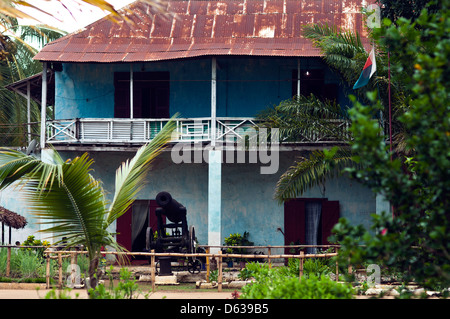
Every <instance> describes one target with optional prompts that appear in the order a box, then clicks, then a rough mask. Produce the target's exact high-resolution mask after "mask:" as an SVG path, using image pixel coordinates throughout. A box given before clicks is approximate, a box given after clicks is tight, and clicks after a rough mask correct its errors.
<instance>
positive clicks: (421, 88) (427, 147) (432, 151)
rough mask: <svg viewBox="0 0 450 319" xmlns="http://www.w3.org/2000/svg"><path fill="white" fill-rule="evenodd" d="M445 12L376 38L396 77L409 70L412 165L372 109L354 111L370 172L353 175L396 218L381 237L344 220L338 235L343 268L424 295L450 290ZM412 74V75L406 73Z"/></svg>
mask: <svg viewBox="0 0 450 319" xmlns="http://www.w3.org/2000/svg"><path fill="white" fill-rule="evenodd" d="M440 4H441V6H442V10H440V11H438V12H436V13H435V14H429V13H428V12H427V10H423V11H422V12H421V14H420V16H419V17H418V18H417V19H416V20H415V21H414V22H413V23H411V22H410V21H409V20H406V19H403V18H400V19H398V20H397V21H396V25H393V24H392V23H391V21H389V20H386V19H385V20H384V21H383V23H384V26H383V28H380V29H379V30H376V31H375V32H374V36H375V38H376V39H377V42H378V43H379V45H380V46H381V47H382V48H385V49H386V50H389V52H391V57H392V61H391V63H392V72H393V74H394V75H395V74H399V72H404V71H405V70H409V74H410V76H409V77H405V78H404V79H402V80H403V82H404V85H405V88H406V89H407V90H408V101H407V102H408V105H409V107H408V110H407V111H406V112H405V113H404V114H403V115H402V116H401V117H399V120H400V121H401V122H402V123H403V124H404V125H405V127H406V128H407V131H408V132H409V136H408V137H407V138H406V146H407V148H408V149H409V150H410V151H411V154H412V155H411V156H410V157H408V158H405V157H400V156H396V155H397V154H395V153H390V152H389V148H388V147H387V146H386V143H385V141H384V137H383V136H382V134H380V129H379V126H378V123H377V122H376V120H374V114H375V113H376V112H378V109H379V105H378V104H377V100H376V93H373V94H371V95H369V98H370V99H371V100H372V107H368V106H363V105H361V104H359V103H357V102H355V107H354V108H353V109H352V110H351V111H350V116H351V118H352V123H353V124H352V128H351V131H352V134H353V137H354V141H353V143H352V150H353V151H354V152H355V154H358V157H356V158H355V160H357V161H360V162H364V163H365V168H364V169H349V170H348V171H349V172H350V173H351V175H352V176H353V177H354V178H356V179H357V180H358V181H360V182H361V183H363V184H365V185H367V186H369V187H370V188H371V189H372V190H374V192H376V193H382V194H384V195H385V196H386V199H387V200H389V201H390V203H391V205H392V206H393V207H394V213H395V216H394V217H393V216H392V215H391V214H390V213H389V214H381V215H377V216H374V220H373V233H369V232H367V231H366V230H364V229H363V228H362V227H360V226H359V227H358V226H352V225H350V224H349V223H348V222H347V221H345V220H341V221H340V223H339V224H338V225H337V226H336V227H335V233H336V237H335V239H336V240H339V242H340V244H341V245H342V249H340V251H339V252H340V253H339V256H340V257H341V258H342V259H341V261H342V262H345V261H348V260H349V259H350V262H351V263H354V264H355V263H359V262H362V261H365V262H370V263H377V264H381V265H384V266H387V267H395V268H396V269H397V270H400V274H401V275H402V278H401V280H402V282H403V283H407V282H410V281H415V282H417V283H418V284H419V285H420V286H422V287H424V288H429V289H433V290H442V291H443V292H444V293H445V294H448V290H446V289H447V288H448V287H450V231H449V230H450V210H449V207H450V197H449V196H448V194H450V149H449V145H450V117H449V115H448V114H449V113H450V103H449V98H450V91H449V88H450V85H449V83H450V68H449V67H448V61H449V59H450V10H449V9H450V1H449V0H444V1H441V2H440ZM403 74H404V73H403ZM360 244H362V245H360Z"/></svg>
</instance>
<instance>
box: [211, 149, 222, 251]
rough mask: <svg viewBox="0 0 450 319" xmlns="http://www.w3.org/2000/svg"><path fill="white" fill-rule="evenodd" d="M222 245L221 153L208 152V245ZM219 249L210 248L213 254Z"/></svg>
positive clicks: (215, 151) (219, 151)
mask: <svg viewBox="0 0 450 319" xmlns="http://www.w3.org/2000/svg"><path fill="white" fill-rule="evenodd" d="M221 244H222V151H221V150H210V151H209V164H208V245H209V246H219V245H221ZM218 251H219V248H211V253H213V254H215V253H217V252H218Z"/></svg>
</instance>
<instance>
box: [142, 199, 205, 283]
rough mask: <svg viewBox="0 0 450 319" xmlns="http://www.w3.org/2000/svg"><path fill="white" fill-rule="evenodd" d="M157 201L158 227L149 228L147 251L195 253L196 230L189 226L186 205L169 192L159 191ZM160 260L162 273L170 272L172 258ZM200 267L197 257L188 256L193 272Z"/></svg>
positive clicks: (189, 265) (161, 258)
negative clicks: (154, 228)
mask: <svg viewBox="0 0 450 319" xmlns="http://www.w3.org/2000/svg"><path fill="white" fill-rule="evenodd" d="M156 203H157V204H158V206H159V207H158V208H156V211H155V213H156V221H157V229H156V230H153V229H152V228H151V227H148V228H147V233H146V249H147V251H150V250H153V249H154V250H155V251H156V252H158V253H162V252H165V253H195V251H196V247H195V246H196V245H195V230H194V226H190V227H188V223H187V209H186V207H184V206H183V205H182V204H180V203H179V202H177V201H176V200H175V199H174V198H172V195H170V193H168V192H160V193H158V195H156ZM163 216H165V217H166V221H164V218H163ZM158 261H159V267H160V274H161V275H167V274H170V273H171V261H172V258H170V257H160V258H159V260H158ZM200 269H201V262H200V261H199V260H198V259H197V258H195V257H190V258H188V270H189V271H190V272H191V273H196V272H200Z"/></svg>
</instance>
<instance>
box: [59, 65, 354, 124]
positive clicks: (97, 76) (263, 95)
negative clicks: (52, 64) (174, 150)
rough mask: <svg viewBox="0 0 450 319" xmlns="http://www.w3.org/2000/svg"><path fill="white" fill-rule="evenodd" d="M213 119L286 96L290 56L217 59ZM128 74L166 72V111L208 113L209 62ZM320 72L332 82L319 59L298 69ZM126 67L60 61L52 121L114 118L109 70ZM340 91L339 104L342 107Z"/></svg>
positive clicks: (248, 113)
mask: <svg viewBox="0 0 450 319" xmlns="http://www.w3.org/2000/svg"><path fill="white" fill-rule="evenodd" d="M217 63H218V68H217V81H218V82H217V116H219V117H225V116H230V117H233V116H242V117H252V116H255V115H256V114H257V113H258V112H259V111H261V110H263V109H265V108H266V107H270V106H273V105H276V104H278V103H279V102H281V101H283V100H286V99H290V98H291V97H292V82H291V78H292V70H295V69H297V59H296V58H271V57H218V58H217ZM132 67H133V71H134V72H141V71H148V72H151V71H168V72H170V79H171V83H170V113H171V114H172V115H173V114H175V113H177V112H179V113H180V114H181V117H208V116H210V114H211V58H198V59H183V60H171V61H161V62H152V63H136V64H133V66H132ZM306 68H323V69H325V70H326V72H325V82H326V83H338V78H337V76H336V75H335V74H333V72H332V71H331V70H329V69H328V68H326V66H325V64H324V63H323V62H322V61H321V60H320V59H311V58H303V59H301V69H302V70H303V69H306ZM129 70H130V64H125V63H122V64H98V63H97V64H96V63H88V64H81V63H64V64H63V70H62V71H61V72H56V76H55V80H56V81H55V83H56V101H55V118H56V119H69V118H77V117H85V118H90V117H92V118H111V117H114V82H113V80H114V72H129ZM343 90H344V89H343V88H340V95H339V102H340V103H348V101H347V100H346V99H345V97H344V94H343Z"/></svg>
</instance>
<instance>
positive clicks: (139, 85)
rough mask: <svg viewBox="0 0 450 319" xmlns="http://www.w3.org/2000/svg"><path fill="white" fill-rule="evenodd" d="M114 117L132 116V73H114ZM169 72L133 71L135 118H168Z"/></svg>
mask: <svg viewBox="0 0 450 319" xmlns="http://www.w3.org/2000/svg"><path fill="white" fill-rule="evenodd" d="M114 89H115V90H114V117H116V118H130V73H129V72H116V73H114ZM169 96H170V74H169V72H133V118H168V117H170V114H169V113H170V112H169Z"/></svg>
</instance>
